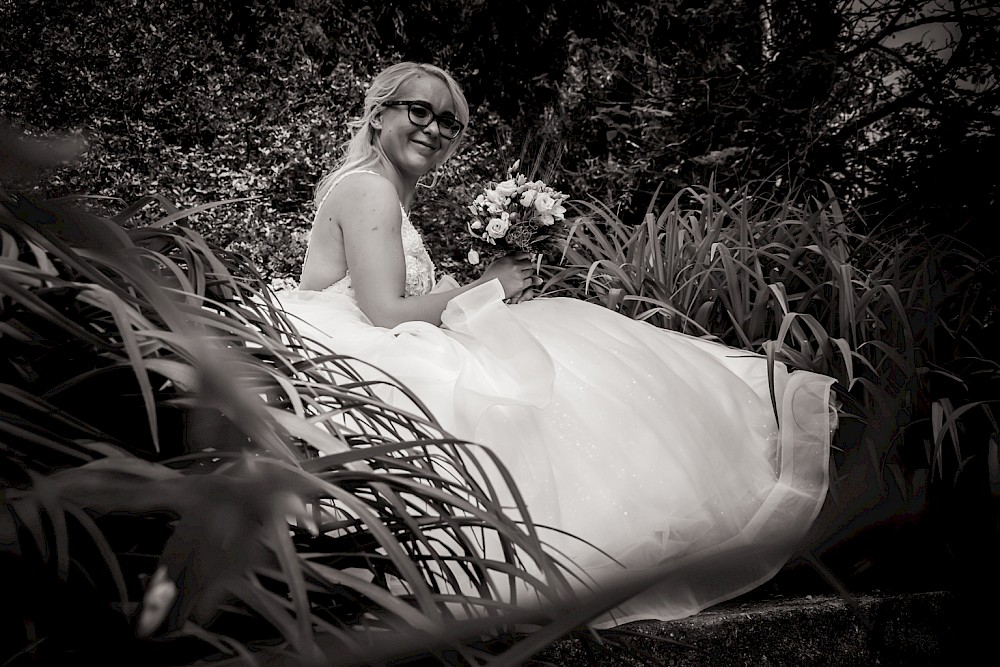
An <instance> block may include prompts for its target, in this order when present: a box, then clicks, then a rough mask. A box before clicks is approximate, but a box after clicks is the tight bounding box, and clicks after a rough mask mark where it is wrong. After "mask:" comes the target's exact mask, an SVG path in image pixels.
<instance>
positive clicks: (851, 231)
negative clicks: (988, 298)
mask: <svg viewBox="0 0 1000 667" xmlns="http://www.w3.org/2000/svg"><path fill="white" fill-rule="evenodd" d="M780 191H781V189H780V188H779V187H778V184H776V183H770V182H764V183H760V184H756V185H755V186H746V187H744V188H742V189H740V190H737V191H734V192H730V193H728V194H727V193H723V192H719V191H718V190H716V189H715V188H714V187H713V186H712V185H711V184H710V185H709V186H696V187H688V188H684V189H682V190H681V191H679V192H677V193H676V194H675V195H674V196H673V197H672V198H670V200H669V201H668V202H667V203H666V205H665V206H663V207H662V209H661V210H660V211H659V213H655V212H654V207H655V206H657V200H658V196H655V195H654V197H653V200H652V201H651V202H650V204H649V208H648V209H647V211H646V213H645V216H644V217H643V218H642V221H641V222H640V223H639V224H635V225H633V224H628V223H626V222H625V221H623V220H622V219H620V218H619V217H618V216H617V215H616V214H615V213H614V212H613V211H612V210H611V209H610V208H608V207H607V206H605V205H603V204H601V203H598V202H593V201H582V202H575V205H576V207H577V208H578V211H579V213H580V215H579V216H578V217H576V218H575V219H574V220H573V222H572V226H571V229H570V233H569V235H568V239H567V242H566V244H565V247H564V254H563V256H562V257H561V258H560V260H561V261H560V262H558V263H554V264H553V265H551V266H548V267H543V268H544V271H545V277H546V282H545V284H544V287H543V292H544V293H547V294H550V295H563V296H572V297H576V298H581V299H586V300H589V301H592V302H595V303H600V304H603V305H605V306H607V307H608V308H611V309H613V310H616V311H618V312H621V313H622V314H625V315H628V316H629V317H632V318H635V319H639V320H646V321H649V322H651V323H653V324H655V325H657V326H660V327H664V328H669V329H673V330H677V331H682V332H685V333H688V334H692V335H695V336H704V337H708V338H713V339H717V340H720V341H721V342H723V343H725V344H727V345H731V346H734V347H737V348H742V349H746V350H749V351H753V352H756V353H762V354H766V355H767V356H768V357H769V358H770V359H773V360H779V361H782V362H785V363H787V364H788V365H789V366H790V367H792V368H799V369H808V370H811V371H816V372H819V373H824V374H827V375H830V376H832V377H835V378H837V380H838V382H837V384H836V385H835V390H836V393H837V396H838V400H839V401H840V402H841V404H842V409H841V410H840V417H841V426H840V430H839V432H838V434H837V442H838V443H839V449H838V451H837V452H836V453H835V457H834V462H835V463H838V462H842V460H843V458H844V456H846V455H850V454H852V453H857V452H864V454H863V455H862V456H861V457H860V459H861V460H863V461H865V463H864V465H866V466H867V467H868V468H869V472H870V473H872V474H873V476H874V479H875V483H876V484H877V485H878V486H879V487H880V488H882V492H883V494H884V491H885V490H884V487H883V481H884V480H885V479H887V478H888V479H895V481H896V482H897V483H898V486H899V487H900V489H901V490H902V493H903V494H904V495H911V496H912V495H914V494H920V493H922V492H923V491H924V486H925V485H926V483H927V480H928V477H929V476H933V477H937V478H941V477H944V478H946V480H947V482H948V483H949V484H950V483H954V482H955V481H956V479H957V477H958V476H959V474H960V473H961V472H962V470H963V466H966V464H967V463H968V462H969V461H970V460H972V459H975V460H976V461H977V462H978V465H980V466H982V467H983V468H984V469H985V466H986V462H988V461H993V463H991V464H990V466H989V470H990V473H989V474H990V479H992V483H993V484H997V483H1000V475H998V474H997V473H996V470H997V469H998V468H997V464H996V461H997V451H996V450H997V445H996V442H997V435H996V434H997V422H996V419H995V416H994V412H993V407H992V405H993V404H994V403H995V401H996V397H997V395H998V392H997V388H998V386H1000V385H998V381H1000V372H998V368H997V364H996V363H995V362H992V361H990V360H989V359H988V358H987V357H986V355H984V354H983V353H982V352H981V351H980V348H979V347H978V345H977V344H976V342H975V339H976V336H977V335H979V332H980V331H981V329H982V327H983V325H984V324H983V318H984V317H985V316H988V314H989V312H990V311H989V307H988V304H987V307H984V304H983V303H980V302H978V301H977V294H979V291H977V290H978V288H980V287H983V286H984V285H988V283H989V280H990V275H992V273H991V269H990V266H989V264H988V262H986V261H985V260H984V259H983V258H979V257H977V256H976V253H975V252H974V251H973V250H971V249H968V248H963V247H961V246H960V245H959V244H957V243H956V242H954V241H953V240H951V239H947V238H935V239H932V238H929V237H927V236H925V235H923V234H922V233H920V232H919V230H905V231H901V230H898V229H897V230H885V231H877V230H875V231H869V230H868V229H867V227H866V225H865V223H864V221H863V220H862V219H861V218H860V217H859V216H858V215H857V214H856V212H854V211H851V210H845V209H844V208H843V207H842V206H841V204H840V202H839V201H838V199H837V198H836V196H835V195H834V193H833V192H832V190H831V189H830V188H829V186H826V185H824V186H823V189H822V190H821V191H820V192H819V193H818V195H815V196H807V195H805V194H804V193H803V192H801V191H796V190H793V191H791V192H789V193H788V194H787V195H785V196H784V197H779V196H778V195H777V194H775V193H778V192H780ZM658 194H659V193H657V195H658ZM984 281H986V282H985V283H984ZM983 291H985V290H983ZM852 450H853V451H852ZM837 473H839V476H838V474H837ZM844 475H850V476H853V477H855V478H856V477H857V476H858V472H857V471H856V470H847V469H840V470H836V471H835V475H834V480H835V483H834V484H833V486H832V490H833V493H834V495H835V496H836V493H837V490H838V484H836V481H837V480H838V478H841V477H842V476H844ZM953 476H954V478H953ZM854 483H855V486H857V480H856V479H855V482H854ZM975 483H976V484H981V483H982V480H977V481H976V482H975ZM876 493H877V492H876ZM866 500H869V501H870V500H871V499H870V498H867V499H866Z"/></svg>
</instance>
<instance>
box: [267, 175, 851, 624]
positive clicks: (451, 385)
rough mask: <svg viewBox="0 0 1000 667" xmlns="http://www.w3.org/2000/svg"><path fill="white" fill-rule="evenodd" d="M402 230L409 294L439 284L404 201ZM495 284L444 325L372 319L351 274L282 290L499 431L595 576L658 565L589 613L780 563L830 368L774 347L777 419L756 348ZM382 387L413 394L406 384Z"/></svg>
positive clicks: (314, 330)
mask: <svg viewBox="0 0 1000 667" xmlns="http://www.w3.org/2000/svg"><path fill="white" fill-rule="evenodd" d="M331 189H332V188H331ZM402 240H403V249H404V253H405V257H406V294H407V296H413V295H418V294H423V293H426V292H428V291H430V290H432V289H434V287H435V276H434V264H433V262H432V261H431V258H430V256H429V255H428V253H427V250H426V249H425V247H424V244H423V242H422V241H421V238H420V235H419V233H418V232H417V231H416V230H415V229H414V227H413V226H412V224H411V223H410V221H409V219H408V218H407V216H406V213H405V211H404V213H403V221H402ZM503 296H504V295H503V290H502V288H501V286H500V284H499V283H498V282H497V281H492V282H490V283H487V284H485V285H482V286H480V287H477V288H475V289H472V290H470V291H468V292H466V293H464V294H462V295H460V296H458V297H456V298H454V299H452V301H451V302H450V303H449V304H448V307H447V308H446V309H445V311H444V313H443V314H442V317H441V319H442V323H443V324H442V326H441V327H436V326H433V325H431V324H428V323H425V322H407V323H404V324H401V325H399V326H397V327H395V328H393V329H386V328H381V327H376V326H373V325H372V324H371V322H370V321H369V320H368V318H367V317H366V316H365V315H364V313H363V312H362V311H361V310H360V308H359V307H358V305H357V302H356V301H355V298H354V293H353V289H352V287H351V279H350V275H347V276H345V277H344V278H343V279H342V280H340V281H339V282H337V283H336V284H334V285H332V286H330V287H329V288H327V289H325V290H323V291H322V292H316V291H298V290H289V291H285V292H282V293H279V300H280V302H281V303H282V304H283V307H284V309H285V310H286V311H287V312H288V313H289V314H290V315H292V317H293V322H294V323H295V324H296V326H297V328H299V330H300V332H302V333H303V334H304V335H306V336H308V337H311V338H315V339H316V340H318V341H320V342H321V343H323V344H324V345H326V346H328V347H329V348H330V349H331V350H333V351H335V352H337V353H338V354H346V355H350V356H353V357H357V358H359V359H362V360H364V361H366V362H369V363H371V364H373V365H374V366H376V367H378V368H380V369H382V370H384V371H385V372H387V373H389V374H390V375H392V376H393V377H394V378H396V379H397V380H399V381H400V382H401V383H402V384H404V385H405V386H407V387H408V388H409V389H410V390H412V391H413V392H414V393H415V394H416V395H417V396H418V397H419V398H420V400H421V401H422V402H423V403H424V405H426V406H427V407H428V408H429V410H430V411H431V413H432V414H433V415H434V416H435V417H436V418H437V419H438V420H439V422H440V423H441V425H442V426H443V427H444V428H445V429H446V430H447V431H448V432H449V433H451V434H452V435H454V436H456V437H458V438H462V439H466V440H470V441H474V442H477V443H481V444H483V445H486V446H488V447H489V448H491V449H492V451H494V452H495V453H496V454H497V455H498V456H499V458H500V459H501V460H502V461H503V463H504V464H505V465H506V467H507V469H508V470H509V472H510V474H511V476H512V477H513V479H514V481H515V482H516V484H517V488H518V490H519V491H520V493H521V494H522V496H523V498H524V500H525V501H526V503H527V506H528V510H529V512H530V515H531V518H532V520H533V521H534V522H535V523H536V524H540V525H542V526H549V527H552V528H556V529H559V530H561V531H566V532H568V533H571V534H573V535H575V536H577V537H579V538H582V540H584V541H585V542H584V541H579V540H574V539H571V538H568V537H566V536H564V535H562V534H560V533H558V532H556V531H550V532H548V533H543V534H542V537H543V539H545V540H547V541H549V542H550V543H552V544H553V546H554V547H556V548H557V549H559V550H560V551H561V552H562V553H563V554H564V556H565V557H566V558H568V559H570V560H571V561H572V562H573V563H575V565H576V566H578V567H579V568H580V569H581V571H583V572H585V573H586V574H587V576H588V577H591V578H593V580H594V581H596V582H597V584H598V585H599V584H600V582H603V581H612V580H615V579H616V578H619V577H620V576H621V574H622V572H625V573H627V574H629V575H631V574H633V573H636V572H639V573H641V572H653V571H655V572H659V573H660V574H661V578H662V581H661V583H660V584H658V585H657V586H655V587H654V588H653V589H651V590H647V591H646V592H645V593H644V594H643V595H641V596H639V597H636V598H635V599H633V600H631V601H629V602H627V603H625V604H623V605H621V606H620V607H619V608H618V609H617V610H616V611H615V612H614V614H613V616H610V617H604V620H603V622H602V623H598V625H608V624H611V623H614V622H625V621H630V620H636V619H642V618H659V619H671V618H680V617H683V616H687V615H690V614H692V613H695V612H697V611H699V610H701V609H703V608H705V607H707V606H709V605H712V604H715V603H717V602H720V601H722V600H725V599H728V598H731V597H734V596H736V595H739V594H741V593H743V592H746V591H748V590H750V589H752V588H754V587H756V586H758V585H760V584H761V583H763V582H765V581H767V580H768V579H770V578H771V577H772V576H774V574H775V573H777V571H778V570H779V569H780V568H781V566H782V565H783V564H784V563H785V562H786V561H787V559H788V558H789V557H790V555H791V554H792V553H794V550H795V548H796V546H797V544H798V542H799V541H800V540H801V538H802V537H803V536H804V535H805V533H806V531H807V530H808V528H809V526H810V525H811V524H812V522H813V520H814V519H815V517H816V515H817V513H818V512H819V509H820V507H821V505H822V503H823V501H824V498H825V496H826V491H827V482H828V477H827V475H828V472H827V465H828V460H829V448H830V437H831V428H832V423H831V420H832V418H833V417H834V416H835V415H833V414H832V413H831V410H830V387H831V385H832V383H833V379H832V378H829V377H826V376H823V375H817V374H814V373H809V372H805V371H795V372H791V373H789V372H787V371H786V370H785V369H784V367H782V366H781V365H780V364H779V365H778V367H777V368H776V369H775V385H776V386H775V388H774V389H775V399H776V406H777V415H778V418H777V419H776V418H775V408H774V406H773V405H772V399H771V393H770V391H769V387H768V377H767V362H766V360H765V359H764V358H763V357H761V356H759V355H755V354H751V353H748V352H745V351H741V350H737V349H732V348H728V347H725V346H722V345H719V344H716V343H713V342H710V341H706V340H702V339H698V338H694V337H691V336H687V335H684V334H679V333H676V332H671V331H666V330H662V329H659V328H657V327H655V326H653V325H651V324H648V323H645V322H638V321H634V320H631V319H629V318H627V317H624V316H622V315H619V314H617V313H614V312H612V311H610V310H608V309H606V308H603V307H601V306H597V305H593V304H588V303H585V302H582V301H578V300H575V299H569V298H546V297H539V298H535V299H533V300H531V301H528V302H525V303H519V304H516V305H507V304H505V303H504V302H503ZM384 398H385V399H386V400H388V401H391V402H393V403H396V404H398V405H399V407H402V408H404V409H406V408H411V409H412V403H410V402H409V400H408V399H407V398H406V397H405V396H404V395H403V394H402V393H401V392H389V393H388V394H387V395H386V396H385V397H384ZM779 424H780V428H779ZM586 543H589V544H590V545H593V546H589V545H588V544H586ZM593 547H597V548H599V549H600V550H603V551H604V552H607V554H608V555H607V556H606V555H601V554H600V552H598V551H596V550H595V549H594V548H593ZM608 556H611V557H613V558H614V559H615V560H617V561H618V563H615V562H614V561H613V560H611V559H609V557H608ZM622 566H625V568H627V570H624V571H623V570H622Z"/></svg>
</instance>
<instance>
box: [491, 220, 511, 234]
mask: <svg viewBox="0 0 1000 667" xmlns="http://www.w3.org/2000/svg"><path fill="white" fill-rule="evenodd" d="M509 228H510V223H509V222H507V220H505V219H504V218H493V219H492V220H490V221H489V223H488V224H487V225H486V233H487V234H489V235H490V236H491V237H493V238H495V239H498V238H501V237H502V236H503V235H504V234H506V233H507V230H508V229H509Z"/></svg>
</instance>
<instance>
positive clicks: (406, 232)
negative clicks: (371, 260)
mask: <svg viewBox="0 0 1000 667" xmlns="http://www.w3.org/2000/svg"><path fill="white" fill-rule="evenodd" d="M375 173H376V172H374V171H369V170H367V169H359V170H357V171H349V172H347V173H346V174H343V175H342V176H340V178H338V179H337V180H336V181H335V182H334V183H333V185H331V186H330V189H329V190H327V192H326V195H325V197H327V196H329V195H330V192H332V191H333V188H335V187H337V183H340V181H342V180H343V179H344V178H346V177H347V176H350V175H352V174H375ZM376 175H378V174H376ZM325 197H324V201H325ZM322 206H323V202H322V201H321V202H320V205H319V206H318V207H317V210H319V208H321V207H322ZM399 210H400V212H401V213H402V215H403V221H402V226H401V230H400V232H401V235H402V241H403V258H404V260H405V261H406V289H405V292H404V294H405V295H406V296H418V295H420V294H427V293H428V292H430V291H431V288H432V287H433V286H434V262H433V261H432V260H431V256H430V253H428V252H427V248H426V247H425V246H424V240H423V239H422V238H421V237H420V232H418V231H417V229H416V227H414V226H413V223H411V222H410V216H408V215H407V214H406V210H405V209H404V208H403V205H402V204H400V205H399ZM323 291H324V292H334V293H336V294H344V295H346V296H349V297H350V298H351V299H355V300H356V297H355V295H354V285H353V284H352V283H351V272H350V271H348V272H347V273H346V274H344V277H343V278H341V279H340V280H338V281H337V282H335V283H334V284H332V285H330V286H329V287H327V288H326V289H324V290H323Z"/></svg>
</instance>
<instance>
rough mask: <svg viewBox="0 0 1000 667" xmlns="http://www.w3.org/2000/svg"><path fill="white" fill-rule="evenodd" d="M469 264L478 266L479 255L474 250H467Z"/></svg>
mask: <svg viewBox="0 0 1000 667" xmlns="http://www.w3.org/2000/svg"><path fill="white" fill-rule="evenodd" d="M469 264H479V253H478V252H476V250H475V248H473V249H472V250H469Z"/></svg>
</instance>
